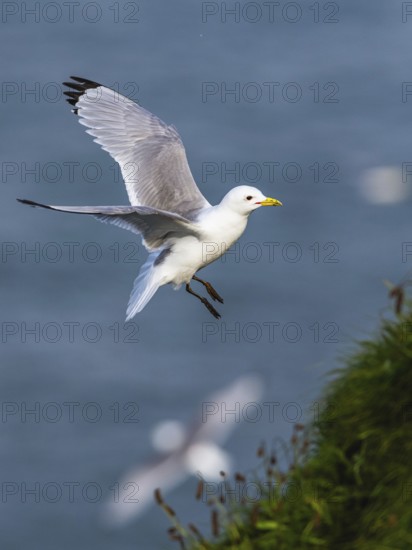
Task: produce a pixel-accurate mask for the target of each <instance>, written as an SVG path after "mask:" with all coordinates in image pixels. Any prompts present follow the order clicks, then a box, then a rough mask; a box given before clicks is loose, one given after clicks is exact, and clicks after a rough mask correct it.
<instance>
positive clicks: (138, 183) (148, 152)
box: [18, 76, 282, 321]
mask: <svg viewBox="0 0 412 550" xmlns="http://www.w3.org/2000/svg"><path fill="white" fill-rule="evenodd" d="M70 78H71V79H72V80H73V82H64V85H65V86H67V87H69V88H70V91H66V92H64V93H65V94H66V95H67V96H68V98H69V99H68V100H67V101H68V102H69V103H70V104H71V105H73V107H74V109H73V113H75V114H76V115H78V116H79V122H80V123H81V124H83V125H84V126H86V127H87V128H88V130H86V131H87V133H88V134H90V135H92V136H94V138H95V139H94V141H95V142H96V143H98V144H99V145H101V146H102V148H103V149H104V150H105V151H107V152H108V153H109V154H110V155H111V156H112V157H113V158H114V159H115V160H116V162H118V164H119V166H120V169H121V172H122V176H123V179H124V182H125V185H126V190H127V194H128V196H129V201H130V205H131V206H51V205H46V204H40V203H37V202H34V201H31V200H26V199H18V200H19V201H20V202H22V203H24V204H28V205H30V206H40V207H42V208H48V209H51V210H57V211H60V212H72V213H75V214H90V215H92V216H94V217H95V218H97V219H98V220H100V221H102V222H107V223H112V224H114V225H117V226H119V227H122V228H124V229H128V230H129V231H132V232H133V233H137V234H138V235H140V236H141V237H142V239H143V244H144V246H145V247H146V249H147V250H148V252H149V256H148V258H147V260H146V262H145V263H144V264H143V266H142V268H141V270H140V273H139V274H138V276H137V278H136V280H135V282H134V286H133V290H132V293H131V295H130V299H129V304H128V306H127V317H126V321H128V320H130V319H132V318H133V317H134V316H135V315H136V314H137V313H139V312H140V311H142V309H143V308H144V307H145V305H146V304H147V303H148V302H149V300H150V299H151V298H152V297H153V295H154V294H155V292H156V291H157V289H158V288H159V287H160V286H162V285H166V284H168V283H171V284H172V285H173V286H174V287H175V288H179V287H180V286H181V285H182V284H184V285H186V291H187V292H189V293H190V294H192V295H193V296H196V298H198V299H199V300H200V301H201V302H202V304H204V305H205V306H206V307H207V309H208V310H209V312H210V313H211V314H212V315H213V316H214V317H216V318H217V319H219V318H220V314H219V313H218V311H216V309H215V308H214V307H213V306H212V304H211V303H210V302H209V301H208V300H207V299H206V298H204V297H203V296H201V295H200V294H197V292H195V291H194V290H193V289H192V287H191V286H190V282H191V281H192V280H194V281H198V282H199V283H201V284H202V285H203V286H204V287H205V288H206V291H207V293H208V294H209V296H211V298H212V299H213V300H217V301H218V302H221V303H223V299H222V298H221V296H220V295H219V294H218V293H217V292H216V290H215V289H214V288H213V286H212V285H211V284H210V283H209V282H207V281H204V280H203V279H200V278H199V277H197V276H196V273H197V272H198V271H199V270H200V269H202V268H203V267H205V266H206V265H208V264H210V263H211V262H213V261H215V260H217V259H218V258H219V257H220V256H222V255H223V254H224V253H225V252H226V250H227V249H228V248H230V247H231V246H232V245H233V244H234V243H235V242H236V241H237V240H238V239H239V237H240V236H241V235H242V233H243V232H244V230H245V228H246V225H247V222H248V218H249V215H250V214H251V213H252V212H253V211H254V210H256V209H257V208H260V207H261V206H281V205H282V203H281V202H280V201H278V200H276V199H272V198H270V197H266V196H265V195H263V193H262V192H261V191H259V189H256V188H255V187H249V186H247V185H240V186H238V187H235V188H233V189H232V190H231V191H229V192H228V193H227V194H226V195H225V196H224V197H223V199H222V201H221V202H220V203H219V204H217V205H216V206H212V205H211V204H210V203H209V202H208V201H207V200H206V199H205V197H204V196H203V195H202V193H201V192H200V191H199V189H198V187H197V185H196V183H195V181H194V179H193V176H192V174H191V171H190V168H189V165H188V162H187V158H186V153H185V149H184V146H183V143H182V140H181V139H180V136H179V134H178V133H177V130H176V128H175V127H174V126H167V125H166V124H165V123H164V122H163V121H162V120H160V119H159V118H158V117H156V116H155V115H153V114H152V113H150V112H149V111H146V109H144V108H143V107H140V105H138V104H137V103H135V102H134V101H131V100H130V99H128V98H126V97H124V96H122V95H121V94H119V93H118V92H115V91H114V90H112V89H110V88H107V87H106V86H103V85H102V84H98V83H97V82H93V81H91V80H87V79H85V78H79V77H76V76H72V77H70ZM212 245H213V246H212Z"/></svg>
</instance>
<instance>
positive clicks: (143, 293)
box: [126, 252, 162, 322]
mask: <svg viewBox="0 0 412 550" xmlns="http://www.w3.org/2000/svg"><path fill="white" fill-rule="evenodd" d="M158 255H159V252H156V253H152V254H149V257H148V258H147V260H146V262H145V263H144V264H143V266H142V269H141V270H140V273H139V275H138V276H137V277H136V279H135V282H134V284H133V290H132V292H131V294H130V298H129V303H128V305H127V311H126V322H127V321H130V319H132V318H133V317H134V316H135V315H136V313H139V312H140V311H142V309H143V308H144V307H145V305H146V304H147V303H148V302H149V300H150V299H151V298H152V297H153V295H154V294H155V292H156V290H157V289H158V288H159V286H161V284H162V282H161V275H160V270H159V268H156V266H155V265H154V263H155V261H156V258H157V256H158Z"/></svg>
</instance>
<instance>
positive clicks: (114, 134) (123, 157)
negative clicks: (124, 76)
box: [66, 78, 210, 214]
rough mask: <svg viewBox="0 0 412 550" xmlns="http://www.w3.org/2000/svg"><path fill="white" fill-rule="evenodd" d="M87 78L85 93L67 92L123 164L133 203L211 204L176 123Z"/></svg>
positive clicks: (184, 208) (188, 208)
mask: <svg viewBox="0 0 412 550" xmlns="http://www.w3.org/2000/svg"><path fill="white" fill-rule="evenodd" d="M76 80H77V81H78V82H80V81H81V79H77V78H76ZM84 82H85V84H84V90H83V91H82V92H77V91H76V92H66V93H67V95H69V94H71V96H69V97H70V102H71V103H72V104H74V105H75V107H76V109H75V112H76V113H77V114H78V115H79V117H80V120H79V121H80V123H81V124H83V125H84V126H87V128H88V130H87V133H89V134H90V135H92V136H93V137H94V138H95V139H94V141H95V142H96V143H98V144H99V145H101V146H102V148H103V149H104V150H105V151H107V152H108V153H109V154H110V155H111V156H112V157H113V158H114V159H115V160H116V161H117V162H118V163H119V165H120V169H121V171H122V175H123V179H124V181H125V185H126V190H127V193H128V196H129V200H130V203H131V204H132V205H136V206H138V205H145V206H151V207H153V208H157V209H160V210H166V211H169V212H177V213H179V214H188V213H190V212H194V211H196V210H199V209H201V208H205V207H209V206H210V204H209V202H208V201H207V200H206V199H205V197H204V196H203V195H202V193H201V192H200V191H199V189H198V187H197V185H196V183H195V181H194V179H193V176H192V173H191V171H190V168H189V165H188V162H187V158H186V152H185V149H184V146H183V143H182V140H181V139H180V136H179V134H178V133H177V131H176V129H175V128H174V127H173V126H167V125H166V124H165V123H164V122H163V121H162V120H160V119H159V118H158V117H156V116H155V115H153V114H152V113H150V112H149V111H147V110H146V109H143V108H142V107H140V106H139V105H138V104H137V103H135V102H134V101H131V100H130V99H127V98H126V97H124V96H122V95H121V94H119V93H118V92H115V91H114V90H111V89H110V88H107V87H106V86H102V85H99V84H97V83H92V82H90V81H86V80H85V81H84ZM89 82H90V84H88V83H89ZM66 85H70V83H67V84H66ZM75 86H76V88H75V89H76V90H78V89H79V88H80V87H81V85H79V84H75Z"/></svg>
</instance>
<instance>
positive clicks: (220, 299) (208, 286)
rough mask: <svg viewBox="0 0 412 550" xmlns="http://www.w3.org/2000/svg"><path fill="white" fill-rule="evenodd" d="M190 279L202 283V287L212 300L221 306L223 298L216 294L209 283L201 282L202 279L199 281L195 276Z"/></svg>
mask: <svg viewBox="0 0 412 550" xmlns="http://www.w3.org/2000/svg"><path fill="white" fill-rule="evenodd" d="M192 279H193V280H194V281H198V282H199V283H202V285H203V286H205V287H206V290H207V293H208V294H209V296H211V297H212V298H213V299H214V300H217V301H218V302H220V303H221V304H223V298H222V297H221V296H220V295H219V294H218V292H217V291H216V290H215V289H214V288H213V287H212V285H211V284H210V283H208V282H207V281H203V279H199V277H196V275H193V277H192Z"/></svg>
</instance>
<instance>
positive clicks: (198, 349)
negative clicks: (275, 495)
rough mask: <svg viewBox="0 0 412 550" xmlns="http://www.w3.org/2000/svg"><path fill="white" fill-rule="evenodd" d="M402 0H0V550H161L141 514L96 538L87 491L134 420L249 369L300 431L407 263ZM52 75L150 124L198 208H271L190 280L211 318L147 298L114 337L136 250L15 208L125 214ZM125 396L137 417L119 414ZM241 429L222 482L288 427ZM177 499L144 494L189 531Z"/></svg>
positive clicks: (143, 437)
mask: <svg viewBox="0 0 412 550" xmlns="http://www.w3.org/2000/svg"><path fill="white" fill-rule="evenodd" d="M269 4H270V3H269ZM409 4H410V3H405V2H397V1H396V2H376V3H371V2H367V1H362V0H361V1H347V2H319V3H318V2H315V3H313V4H310V3H306V2H280V4H279V6H277V5H275V4H272V7H270V6H269V5H268V3H260V2H241V3H240V2H226V7H227V8H228V9H229V8H231V9H232V10H233V13H229V12H225V11H224V9H225V8H224V5H223V3H221V2H198V1H195V2H193V1H188V0H181V1H180V2H166V1H165V0H161V1H157V2H149V1H148V0H139V1H138V2H127V3H126V2H114V3H112V2H97V3H96V2H89V3H86V4H84V5H82V6H78V5H77V3H76V2H66V3H64V2H36V3H34V7H33V6H30V9H31V10H34V11H32V12H30V13H29V12H28V11H27V10H29V6H28V5H26V4H25V3H24V2H19V1H17V2H5V3H3V7H2V20H1V27H2V28H1V40H2V42H3V47H2V52H3V55H2V104H1V124H0V132H1V134H2V139H1V143H2V155H1V156H2V183H1V201H0V208H1V216H0V225H1V242H2V265H1V271H0V278H1V285H0V288H1V290H0V293H1V297H0V304H1V329H2V343H1V355H2V361H1V374H0V392H1V403H2V423H1V428H0V429H1V431H0V441H1V444H0V464H1V469H0V471H1V483H2V499H1V500H2V502H1V503H0V506H1V514H0V542H1V547H2V548H4V549H7V550H9V549H10V550H14V549H16V550H17V549H21V548H30V549H33V550H37V549H39V550H40V549H41V550H56V549H59V550H66V549H67V550H68V549H74V548H76V550H83V549H84V550H86V549H87V550H92V549H94V548H96V549H97V548H99V549H100V550H106V549H107V550H108V549H112V548H116V549H120V548H121V549H122V550H129V549H130V550H131V549H136V548H142V549H145V550H146V549H151V548H156V549H157V548H171V547H173V544H172V543H171V542H169V541H168V540H167V535H166V529H167V527H168V526H169V524H168V521H167V519H165V518H164V517H163V513H162V511H161V510H160V509H156V508H152V509H151V510H149V511H148V512H147V513H146V514H145V515H144V516H142V517H141V518H138V519H137V520H136V521H135V522H132V523H130V524H129V525H128V526H126V527H124V528H121V529H118V530H110V529H107V528H106V527H105V526H104V525H102V523H101V521H100V513H101V507H102V502H103V499H104V498H105V497H106V498H110V495H111V494H112V493H111V491H112V489H110V487H112V486H113V484H114V483H115V482H116V481H117V480H118V479H119V478H120V477H121V475H122V474H123V473H124V472H125V471H127V470H128V469H129V468H130V467H133V466H134V465H138V464H143V463H145V462H146V461H147V460H148V459H150V457H151V456H152V454H153V450H152V444H151V440H150V433H151V431H152V429H153V427H154V426H155V425H156V423H157V422H159V421H161V420H164V419H168V418H177V419H179V420H181V421H183V422H186V423H190V421H191V419H192V418H193V417H194V416H195V414H196V413H198V411H199V407H201V403H202V400H204V399H205V398H206V397H207V395H208V394H210V393H211V392H213V391H215V390H217V389H219V388H220V387H223V386H225V385H228V384H230V383H231V381H233V380H235V379H236V378H237V377H239V376H240V375H242V374H245V373H249V372H254V373H258V374H259V375H260V376H261V377H262V379H263V380H264V383H265V395H264V398H263V399H262V403H263V402H264V401H267V402H276V403H279V406H278V409H277V411H281V410H283V409H284V407H286V409H287V407H288V404H290V403H294V404H295V405H296V410H298V411H301V413H300V412H299V415H298V418H297V419H298V420H300V421H307V420H310V419H311V416H312V415H313V410H314V406H315V403H316V402H317V399H318V396H319V394H320V392H321V390H322V388H323V386H324V384H325V382H326V381H327V379H328V373H329V372H330V371H332V370H333V369H334V368H336V367H337V366H339V365H340V359H341V358H342V357H343V356H345V354H346V353H348V351H349V350H350V349H352V348H353V342H354V340H355V339H359V338H362V337H364V336H366V335H368V334H370V333H371V332H373V331H374V329H375V328H376V326H377V323H378V318H379V316H380V315H381V314H382V313H383V312H384V311H385V308H387V306H388V300H387V291H386V288H385V286H384V284H383V281H384V279H388V280H391V281H393V282H398V281H399V280H401V279H402V278H403V277H404V276H405V275H406V274H407V273H408V272H409V271H410V263H411V261H412V259H411V253H412V244H411V242H412V239H411V236H410V228H411V225H410V200H409V198H408V194H409V188H410V185H411V177H410V175H409V176H408V166H409V163H410V162H412V148H411V143H412V142H411V124H412V122H411V121H412V118H411V112H412V111H411V109H412V107H411V105H412V99H411V97H410V92H411V91H412V84H411V83H410V82H411V81H412V72H411V64H410V51H411V36H412V34H411V28H412V15H410V14H409V8H408V5H409ZM410 11H412V10H410ZM71 74H75V75H80V76H84V77H86V78H90V79H93V80H97V81H98V82H102V83H105V84H107V85H109V86H114V87H116V88H117V89H119V91H120V92H122V93H126V94H127V95H129V96H131V97H133V98H134V99H137V100H138V101H139V103H141V104H142V105H144V106H145V107H146V108H148V109H149V110H151V111H152V112H154V113H155V114H157V115H158V116H160V117H161V118H162V119H163V120H165V121H166V122H167V123H170V124H174V125H175V126H176V127H177V129H178V131H179V132H180V134H181V136H182V139H183V141H184V143H185V146H186V150H187V155H188V158H189V162H190V166H191V169H192V172H193V175H194V177H195V180H196V181H197V182H198V184H199V187H200V188H201V190H202V192H203V193H204V194H205V196H206V197H207V198H208V199H209V200H210V201H211V202H217V201H219V200H220V199H221V197H222V196H223V195H224V194H225V193H226V192H227V191H228V190H229V189H230V188H231V187H233V186H234V185H236V184H241V183H247V184H251V185H256V186H257V187H259V188H260V189H261V190H262V191H263V192H264V193H266V194H267V195H269V196H274V197H276V198H278V199H280V200H281V201H282V202H283V204H284V207H283V208H277V209H262V210H259V211H258V212H256V213H255V214H254V215H253V216H252V218H251V220H250V223H249V226H248V230H247V232H246V233H245V235H244V236H243V237H242V238H241V240H240V242H239V245H238V246H237V247H236V248H235V249H234V250H233V252H232V253H231V254H229V255H228V256H227V257H226V259H222V260H219V261H217V262H215V263H214V264H212V265H211V266H209V267H208V268H207V271H205V272H204V276H205V277H206V276H207V277H206V278H207V279H208V280H210V281H212V282H213V284H214V285H215V286H216V288H217V289H218V291H219V292H220V293H221V294H222V295H223V296H224V298H225V304H224V305H223V306H219V307H218V309H219V310H220V311H221V313H222V314H223V317H222V319H221V321H219V322H217V321H215V320H214V319H213V318H212V317H210V315H209V314H208V312H207V311H206V309H205V308H203V307H202V306H201V304H200V303H199V302H198V301H197V300H195V299H193V298H191V297H190V296H188V295H187V294H186V293H185V292H184V291H180V292H172V290H171V289H170V288H162V289H160V291H159V292H158V293H157V294H156V296H155V297H154V298H153V300H152V301H151V302H150V304H149V305H148V306H147V307H146V309H145V310H144V311H143V312H142V313H141V314H139V315H138V316H137V317H136V318H135V319H134V324H132V325H129V326H126V327H125V326H124V318H125V309H126V304H127V300H128V296H129V293H130V290H131V288H132V282H133V280H134V278H135V276H136V274H137V271H138V269H139V266H140V265H141V263H142V262H143V260H144V257H145V254H144V250H143V249H142V247H141V245H140V243H139V242H138V240H136V239H135V236H133V235H132V234H128V233H126V232H124V231H121V230H118V229H117V228H114V227H109V226H104V225H102V224H99V223H96V222H95V221H94V220H93V219H88V218H87V217H76V216H69V215H67V216H66V215H62V214H61V215H60V214H55V213H51V212H47V211H39V210H35V209H29V208H27V207H25V206H23V205H21V204H19V203H17V202H16V200H15V199H16V198H19V197H24V198H30V199H32V200H36V201H40V202H46V203H51V204H80V205H83V204H126V203H127V196H126V192H125V190H124V187H123V185H122V182H121V180H120V179H119V178H118V173H117V172H116V169H115V167H114V164H113V161H112V159H111V158H110V157H109V156H108V155H107V153H105V152H104V151H102V150H101V149H100V148H99V147H98V146H97V145H96V144H94V143H93V142H92V140H91V138H90V136H88V135H87V134H85V132H84V131H83V128H82V127H81V126H80V125H79V124H78V123H77V121H76V119H75V118H74V117H73V115H71V113H70V110H69V108H68V106H67V104H66V103H65V101H64V98H63V96H62V94H61V88H60V84H61V82H63V81H65V80H67V79H68V77H69V75H71ZM408 83H409V84H408ZM385 167H391V168H392V170H393V171H394V173H395V174H398V175H399V178H398V179H399V181H400V182H401V184H402V186H401V187H402V190H403V192H404V195H405V197H404V199H403V200H399V201H398V202H388V201H387V202H384V203H383V204H375V203H374V202H373V200H371V199H370V200H367V198H365V195H364V193H363V192H362V190H363V186H362V185H363V184H362V182H363V181H364V177H365V173H366V171H368V170H371V169H377V168H378V169H384V168H385ZM402 170H404V172H403V177H404V181H403V182H402V181H401V180H402ZM405 170H406V172H405ZM395 179H396V178H395ZM392 183H393V181H392V180H390V181H388V186H391V185H392ZM398 184H399V182H396V181H395V182H394V183H393V185H394V188H395V186H396V185H398ZM398 186H399V185H398ZM389 194H390V193H389ZM372 198H373V197H372ZM408 243H409V244H408ZM30 251H31V252H30ZM50 403H51V404H52V405H50ZM116 403H117V405H116ZM130 403H133V404H135V407H136V409H135V410H136V411H138V412H136V418H137V419H138V420H139V422H125V421H124V420H125V419H126V414H127V413H129V412H130V411H131V410H134V409H127V408H124V407H126V405H127V404H130ZM53 404H54V405H53ZM93 404H94V405H93ZM53 407H54V408H53ZM286 409H285V410H286ZM29 410H34V411H35V412H34V413H33V414H30V413H29V412H28V411H29ZM70 410H71V411H72V413H73V414H72V416H70V414H69V411H70ZM262 410H264V409H262ZM116 411H117V413H118V415H117V416H116V414H117V413H116ZM60 412H61V413H62V415H61V417H59V414H60ZM99 414H101V416H99ZM244 420H245V421H244V422H239V423H238V424H237V425H236V430H235V431H234V432H233V435H232V437H231V438H230V440H229V442H228V444H227V445H226V449H227V450H228V451H229V452H230V453H231V454H232V455H233V456H234V457H235V458H236V467H237V469H239V470H242V469H247V468H250V467H251V466H253V465H254V464H255V463H256V459H255V450H256V448H257V447H258V445H259V444H260V442H261V441H262V440H267V441H269V440H271V439H272V438H275V437H281V438H285V439H287V438H288V437H289V436H290V432H291V428H292V426H293V418H289V417H287V415H285V414H283V415H282V414H280V413H279V414H277V415H275V418H269V416H268V415H267V414H263V415H262V418H260V419H259V420H258V421H256V422H250V421H247V419H244ZM70 485H71V486H72V487H73V491H74V498H73V499H72V498H70V494H69V486H70ZM195 485H196V479H195V478H194V477H193V478H191V479H188V480H187V481H186V482H185V483H184V484H182V485H181V486H180V487H178V488H177V489H176V490H175V491H173V492H172V493H171V494H169V495H168V497H167V501H168V502H169V503H170V504H171V505H172V506H173V507H174V508H175V509H176V511H177V512H178V514H179V516H180V517H181V518H182V519H183V520H184V521H185V522H188V521H194V522H196V523H197V524H198V525H200V526H201V527H202V528H203V529H204V530H205V531H206V532H207V529H208V521H207V510H206V507H205V506H203V505H202V504H201V503H195V500H194V492H195ZM85 487H86V489H85ZM99 488H100V489H101V491H102V494H101V497H100V496H99V494H98V489H99ZM59 489H61V490H62V495H61V496H60V497H59ZM88 489H89V490H90V494H89V493H87V490H88ZM30 490H33V491H34V493H30V492H27V491H30ZM53 490H55V491H56V493H55V496H53ZM93 490H96V491H97V493H96V498H94V496H93ZM48 491H50V492H48ZM82 491H83V492H82ZM84 491H86V493H84ZM85 495H86V496H85ZM53 500H54V501H53ZM159 526H160V527H159Z"/></svg>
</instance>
